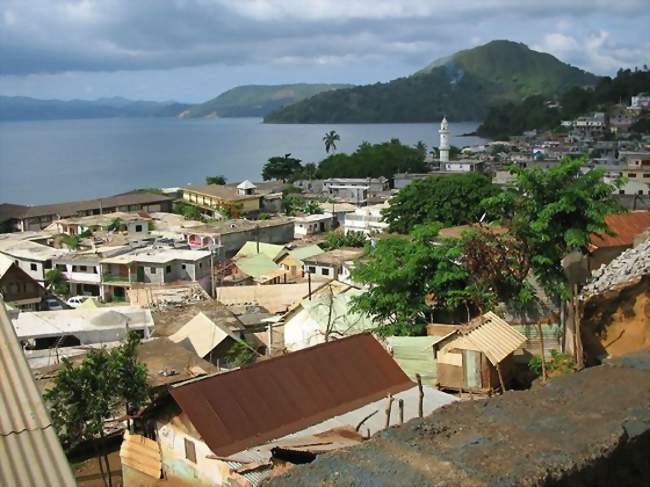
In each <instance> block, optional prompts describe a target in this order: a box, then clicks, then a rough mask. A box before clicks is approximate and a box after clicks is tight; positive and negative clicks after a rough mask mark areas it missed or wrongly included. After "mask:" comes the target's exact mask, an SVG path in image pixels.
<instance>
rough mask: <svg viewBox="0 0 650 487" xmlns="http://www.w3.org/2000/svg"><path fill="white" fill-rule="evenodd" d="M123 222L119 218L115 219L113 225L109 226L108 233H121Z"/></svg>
mask: <svg viewBox="0 0 650 487" xmlns="http://www.w3.org/2000/svg"><path fill="white" fill-rule="evenodd" d="M122 225H123V223H122V220H120V219H119V218H114V219H113V221H111V224H110V225H109V226H108V231H109V232H119V231H120V229H121V228H122Z"/></svg>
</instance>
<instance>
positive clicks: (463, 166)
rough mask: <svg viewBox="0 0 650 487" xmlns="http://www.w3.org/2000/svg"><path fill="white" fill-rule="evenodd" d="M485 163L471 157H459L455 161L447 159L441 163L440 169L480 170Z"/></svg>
mask: <svg viewBox="0 0 650 487" xmlns="http://www.w3.org/2000/svg"><path fill="white" fill-rule="evenodd" d="M484 166H485V163H484V162H483V161H476V160H473V159H461V160H457V161H447V162H445V163H444V164H441V169H442V170H444V171H451V172H461V173H462V172H481V171H483V167H484Z"/></svg>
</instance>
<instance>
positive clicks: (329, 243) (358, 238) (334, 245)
mask: <svg viewBox="0 0 650 487" xmlns="http://www.w3.org/2000/svg"><path fill="white" fill-rule="evenodd" d="M367 241H368V240H367V238H366V235H365V234H363V233H361V232H348V234H347V235H346V234H345V233H343V232H337V231H332V232H328V233H327V235H326V236H325V244H324V247H326V248H327V249H328V250H334V249H338V248H339V247H363V246H365V245H366V242H367Z"/></svg>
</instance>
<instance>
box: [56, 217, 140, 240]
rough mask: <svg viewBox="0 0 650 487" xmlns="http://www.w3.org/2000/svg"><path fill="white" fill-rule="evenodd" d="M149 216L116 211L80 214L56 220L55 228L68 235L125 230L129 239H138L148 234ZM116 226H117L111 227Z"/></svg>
mask: <svg viewBox="0 0 650 487" xmlns="http://www.w3.org/2000/svg"><path fill="white" fill-rule="evenodd" d="M150 221H151V218H150V217H148V216H141V215H140V214H138V213H125V212H123V211H116V212H114V213H104V214H101V215H91V216H80V217H71V218H64V219H62V220H57V221H56V222H55V223H56V228H57V232H58V233H65V234H68V235H82V234H84V233H86V232H90V233H91V234H94V233H96V232H105V233H107V232H109V231H111V230H113V231H115V232H126V234H127V235H128V237H129V238H130V239H139V238H142V237H145V236H147V235H148V234H149V222H150ZM115 226H117V228H112V227H115Z"/></svg>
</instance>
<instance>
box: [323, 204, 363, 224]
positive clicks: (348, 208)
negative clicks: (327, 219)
mask: <svg viewBox="0 0 650 487" xmlns="http://www.w3.org/2000/svg"><path fill="white" fill-rule="evenodd" d="M318 207H319V208H320V209H321V210H322V212H323V213H330V214H331V215H333V216H334V222H335V226H338V225H343V222H344V221H345V215H347V214H348V213H354V212H355V211H356V209H357V206H356V205H353V204H350V203H335V202H333V201H332V202H329V203H318Z"/></svg>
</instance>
